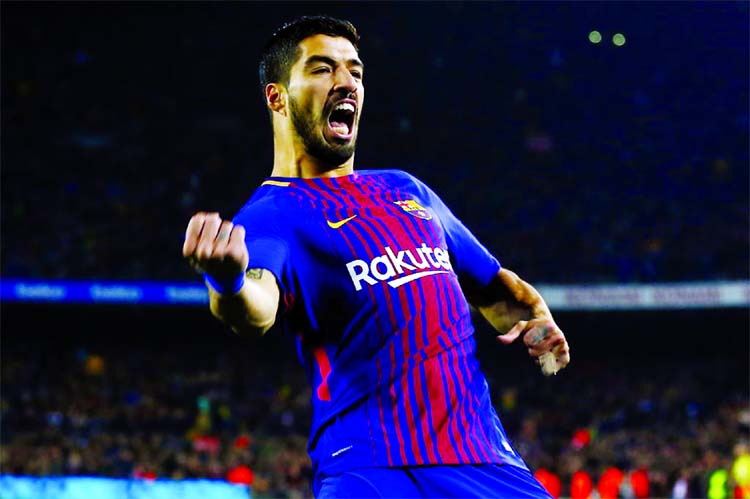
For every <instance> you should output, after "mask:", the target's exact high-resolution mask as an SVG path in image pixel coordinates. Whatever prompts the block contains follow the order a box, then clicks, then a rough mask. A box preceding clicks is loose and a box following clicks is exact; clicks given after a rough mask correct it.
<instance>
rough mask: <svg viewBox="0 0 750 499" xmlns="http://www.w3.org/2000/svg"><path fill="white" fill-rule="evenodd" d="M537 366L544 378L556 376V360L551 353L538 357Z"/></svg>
mask: <svg viewBox="0 0 750 499" xmlns="http://www.w3.org/2000/svg"><path fill="white" fill-rule="evenodd" d="M539 366H540V367H541V369H542V374H544V375H545V376H552V375H553V374H557V371H558V370H559V368H558V365H557V358H556V357H555V354H553V353H552V352H547V353H545V354H544V355H542V356H541V357H539Z"/></svg>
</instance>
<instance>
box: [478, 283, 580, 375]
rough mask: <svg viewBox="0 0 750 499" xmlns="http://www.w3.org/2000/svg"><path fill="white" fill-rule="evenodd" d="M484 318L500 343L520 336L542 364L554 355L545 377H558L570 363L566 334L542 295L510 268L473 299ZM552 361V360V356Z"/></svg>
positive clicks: (529, 350) (545, 367)
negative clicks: (552, 375) (495, 331)
mask: <svg viewBox="0 0 750 499" xmlns="http://www.w3.org/2000/svg"><path fill="white" fill-rule="evenodd" d="M470 300H471V303H472V305H474V306H475V307H477V308H478V309H479V311H480V312H481V314H482V315H483V316H484V318H485V319H487V321H488V322H489V323H490V324H491V325H492V327H494V328H495V329H496V330H497V332H499V333H500V335H499V336H498V337H497V339H498V341H500V342H501V343H505V344H509V343H512V342H513V341H515V340H516V339H517V338H518V337H519V336H522V337H523V342H524V344H525V345H526V346H527V348H528V352H529V355H530V356H531V357H533V358H535V359H536V361H537V363H540V359H542V358H543V356H544V355H545V354H548V353H550V354H553V355H554V362H551V365H548V363H547V360H545V362H544V363H542V372H544V374H546V375H549V374H556V373H557V371H558V370H560V369H562V368H564V367H565V366H566V365H568V363H569V362H570V348H569V347H568V342H567V340H566V339H565V335H564V334H563V332H562V331H561V330H560V328H559V327H557V324H555V321H554V319H553V318H552V313H551V312H550V310H549V307H547V303H546V302H545V301H544V298H542V295H540V294H539V292H538V291H537V290H536V289H534V287H533V286H532V285H531V284H529V283H527V282H526V281H524V280H523V279H521V278H520V277H518V276H517V275H516V274H515V273H514V272H512V271H510V270H508V269H500V271H499V272H498V273H497V275H496V276H495V278H494V279H492V281H491V282H490V283H489V285H487V286H486V287H485V288H484V289H481V290H479V291H478V292H477V293H476V295H475V296H473V297H472V298H470ZM548 357H549V359H548V360H549V361H552V357H551V356H548Z"/></svg>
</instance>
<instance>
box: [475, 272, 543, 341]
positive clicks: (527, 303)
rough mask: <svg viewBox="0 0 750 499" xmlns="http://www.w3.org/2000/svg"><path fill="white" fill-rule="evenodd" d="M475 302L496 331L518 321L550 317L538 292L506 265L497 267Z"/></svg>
mask: <svg viewBox="0 0 750 499" xmlns="http://www.w3.org/2000/svg"><path fill="white" fill-rule="evenodd" d="M476 306H477V308H478V309H479V311H480V312H481V313H482V315H483V316H484V317H485V319H487V321H488V322H489V323H490V324H491V325H492V327H494V328H495V329H496V330H497V331H498V332H500V333H506V332H508V331H509V330H510V329H511V328H512V327H513V326H514V325H515V324H516V323H517V322H519V321H528V320H532V319H544V318H546V319H551V318H552V314H551V313H550V310H549V307H547V304H546V303H545V301H544V298H542V295H540V294H539V292H538V291H537V290H536V289H534V287H533V286H532V285H531V284H529V283H527V282H526V281H524V280H523V279H521V278H520V277H518V275H516V274H515V272H512V271H510V270H508V269H500V271H499V272H498V274H497V276H496V277H495V278H494V279H493V281H492V282H491V283H490V284H489V285H488V286H487V288H486V289H485V290H483V292H482V293H481V296H480V297H479V299H478V302H477V303H476Z"/></svg>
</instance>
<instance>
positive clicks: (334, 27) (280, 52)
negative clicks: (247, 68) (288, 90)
mask: <svg viewBox="0 0 750 499" xmlns="http://www.w3.org/2000/svg"><path fill="white" fill-rule="evenodd" d="M314 35H329V36H340V37H343V38H346V39H347V40H349V41H350V42H352V45H354V48H355V50H357V52H359V35H358V34H357V29H356V28H355V27H354V25H352V23H350V22H349V21H345V20H342V19H336V18H333V17H328V16H304V17H300V18H298V19H295V20H293V21H290V22H288V23H286V24H284V25H283V26H282V27H281V28H279V29H278V30H276V32H275V33H274V34H273V35H271V38H270V39H269V40H268V42H267V43H266V45H265V47H264V48H263V52H261V55H260V67H259V68H258V76H259V77H260V90H261V92H262V93H263V95H264V97H263V98H264V101H265V91H266V85H268V84H269V83H283V84H284V85H288V84H289V73H290V72H291V69H292V65H293V64H294V63H295V61H296V60H297V58H298V57H299V52H300V49H299V42H301V41H302V40H304V39H305V38H308V37H310V36H314Z"/></svg>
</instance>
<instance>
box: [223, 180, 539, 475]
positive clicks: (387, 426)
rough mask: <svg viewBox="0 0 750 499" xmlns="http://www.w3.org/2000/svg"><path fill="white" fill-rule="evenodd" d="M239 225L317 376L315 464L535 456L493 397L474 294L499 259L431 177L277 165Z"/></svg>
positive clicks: (339, 466) (331, 469)
mask: <svg viewBox="0 0 750 499" xmlns="http://www.w3.org/2000/svg"><path fill="white" fill-rule="evenodd" d="M234 223H235V224H241V225H243V226H244V227H245V229H246V231H247V232H246V234H247V235H246V244H247V247H248V252H249V255H250V263H249V267H250V268H264V269H267V270H268V271H270V272H272V273H273V274H274V276H275V277H276V280H277V283H278V286H279V289H280V292H281V300H280V304H279V317H278V319H277V323H279V322H280V323H281V324H283V328H284V330H285V331H286V333H288V334H290V335H293V337H294V338H295V341H296V344H297V352H298V355H299V358H300V361H301V362H302V364H303V366H304V368H305V370H306V371H307V375H308V377H309V379H310V382H311V383H312V388H313V389H312V408H313V420H312V427H311V434H310V442H309V452H310V456H311V458H312V460H313V465H314V468H315V472H316V473H324V474H333V473H339V472H342V471H347V470H350V469H354V468H359V467H370V466H418V465H437V464H474V463H512V464H515V465H517V466H523V467H525V464H524V463H523V461H522V460H521V458H520V457H519V456H518V454H517V453H516V452H515V451H514V449H513V448H512V447H511V445H510V444H509V442H508V440H507V437H506V435H505V432H504V430H503V427H502V425H501V423H500V420H499V418H498V416H497V413H496V412H495V410H494V408H493V407H492V404H491V402H490V395H489V389H488V385H487V381H486V379H485V377H484V375H483V374H482V373H481V372H480V370H479V365H478V361H477V359H476V356H475V342H474V339H473V332H474V328H473V325H472V323H471V315H470V309H469V305H468V303H467V301H466V298H465V297H464V293H463V292H462V287H463V289H464V290H467V289H469V288H480V287H482V286H485V285H487V284H488V283H489V282H490V280H491V279H493V277H494V276H495V275H496V274H497V273H498V271H499V269H500V264H499V263H498V261H497V260H496V259H495V258H494V257H493V256H492V255H491V254H490V253H489V252H488V251H487V250H486V249H485V248H484V247H483V246H482V245H481V244H480V243H479V242H478V241H477V239H476V238H475V237H474V236H473V235H472V234H471V232H469V231H468V230H467V229H466V227H464V225H463V224H462V223H461V222H460V221H459V220H458V219H457V218H456V217H455V216H454V215H453V214H452V213H451V211H450V210H449V209H448V208H447V207H446V206H445V204H444V203H443V202H442V201H441V200H440V198H439V197H438V196H437V195H436V194H435V193H434V192H433V191H432V190H430V189H429V188H428V187H427V186H426V185H425V184H423V183H422V182H420V181H419V180H417V179H416V178H414V177H413V176H411V175H409V174H408V173H405V172H402V171H398V170H370V171H368V170H360V171H356V172H355V173H353V174H351V175H347V176H343V177H337V178H316V179H302V178H281V177H271V178H268V179H267V180H266V181H265V182H263V184H262V185H261V186H260V188H258V190H257V191H256V192H255V193H254V194H253V196H252V197H251V199H250V200H249V201H248V202H247V203H246V204H245V206H244V207H243V208H242V209H241V210H240V212H239V213H238V214H237V216H236V217H235V218H234Z"/></svg>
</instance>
